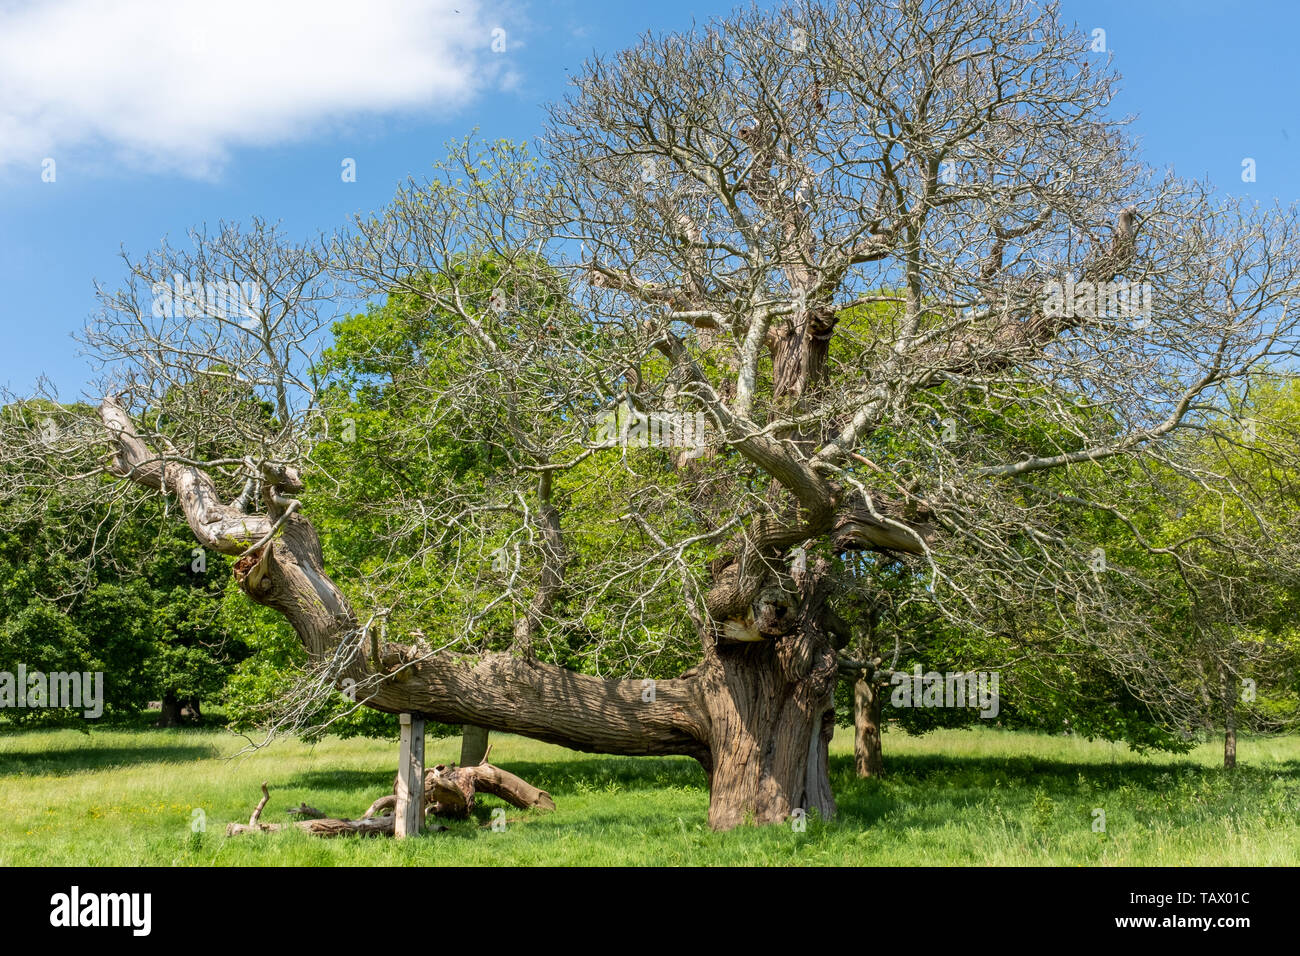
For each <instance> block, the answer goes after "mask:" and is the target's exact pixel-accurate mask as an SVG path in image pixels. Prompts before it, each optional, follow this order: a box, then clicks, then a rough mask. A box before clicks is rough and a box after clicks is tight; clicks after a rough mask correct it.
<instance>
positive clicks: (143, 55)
mask: <svg viewBox="0 0 1300 956" xmlns="http://www.w3.org/2000/svg"><path fill="white" fill-rule="evenodd" d="M493 25H495V24H494V23H492V22H490V21H489V22H485V21H484V19H483V15H482V11H481V8H480V5H479V3H478V2H477V0H380V2H375V0H216V2H212V0H209V2H207V3H197V2H196V3H191V2H185V0H44V2H37V3H34V4H27V3H18V4H14V3H5V2H4V0H0V168H4V167H5V166H13V165H30V166H32V167H33V168H36V167H38V166H39V163H40V160H41V158H43V157H46V156H52V157H55V158H56V159H62V158H63V157H65V156H67V155H69V154H74V155H75V154H76V153H78V152H83V153H85V152H89V151H91V150H94V151H95V153H94V155H95V156H97V157H99V158H100V159H103V158H104V152H105V151H107V152H109V153H110V154H112V155H113V156H114V157H115V158H116V159H118V160H119V161H123V162H126V163H130V164H132V165H137V166H148V167H162V168H167V169H173V170H176V171H179V172H182V173H186V174H189V175H194V176H207V175H210V174H211V173H212V172H213V171H214V170H215V169H217V168H219V167H220V165H221V163H222V162H223V161H224V160H225V159H226V158H227V156H228V155H229V151H230V150H231V149H232V148H235V147H240V146H263V145H271V144H276V143H283V142H287V141H291V140H294V139H298V138H301V137H303V136H305V135H307V134H309V133H311V132H312V131H314V130H318V129H320V128H322V127H323V126H326V125H328V124H331V123H336V122H340V121H345V120H348V119H352V118H356V117H360V116H365V115H374V114H385V113H398V112H403V113H411V112H417V111H432V112H434V113H436V114H439V115H447V114H449V113H451V112H452V111H454V110H455V109H457V108H460V107H463V106H464V105H465V104H466V103H467V102H468V101H469V100H470V99H471V98H472V97H473V96H474V95H475V94H476V93H477V92H479V91H480V90H482V89H484V88H485V87H488V86H490V85H492V84H493V83H494V82H495V81H496V79H497V74H498V73H500V72H501V71H502V70H503V68H504V64H503V63H502V62H501V61H502V59H503V58H502V57H500V56H494V55H493V54H492V52H491V49H490V45H491V39H492V38H491V28H492V26H493ZM61 165H62V164H61Z"/></svg>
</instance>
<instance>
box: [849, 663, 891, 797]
mask: <svg viewBox="0 0 1300 956" xmlns="http://www.w3.org/2000/svg"><path fill="white" fill-rule="evenodd" d="M883 700H884V688H882V687H881V686H880V685H878V684H876V683H873V682H872V681H870V680H866V679H864V678H863V677H861V676H859V677H858V679H857V680H855V681H854V682H853V763H854V767H855V768H856V769H857V772H858V776H859V777H879V776H880V775H881V774H883V773H884V772H885V758H884V753H883V751H882V748H881V739H880V718H881V710H882V706H881V705H882V702H883Z"/></svg>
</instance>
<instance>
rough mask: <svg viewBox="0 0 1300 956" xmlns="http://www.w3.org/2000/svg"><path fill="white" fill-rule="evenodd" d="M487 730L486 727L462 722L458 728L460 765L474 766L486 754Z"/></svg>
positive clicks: (480, 761) (479, 762)
mask: <svg viewBox="0 0 1300 956" xmlns="http://www.w3.org/2000/svg"><path fill="white" fill-rule="evenodd" d="M487 745H488V732H487V728H486V727H475V726H474V725H473V724H464V725H462V726H461V728H460V765H461V766H462V767H475V766H478V765H479V764H481V763H482V762H483V758H484V757H485V756H487Z"/></svg>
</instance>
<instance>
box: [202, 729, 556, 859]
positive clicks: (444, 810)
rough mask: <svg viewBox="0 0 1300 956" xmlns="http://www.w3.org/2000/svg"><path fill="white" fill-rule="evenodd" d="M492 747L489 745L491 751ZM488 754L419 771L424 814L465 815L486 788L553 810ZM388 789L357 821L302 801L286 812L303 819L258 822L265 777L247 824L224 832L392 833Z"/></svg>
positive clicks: (514, 802) (541, 794)
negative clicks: (470, 763) (475, 761)
mask: <svg viewBox="0 0 1300 956" xmlns="http://www.w3.org/2000/svg"><path fill="white" fill-rule="evenodd" d="M491 750H492V748H491V747H489V748H488V753H489V754H490V753H491ZM487 758H488V754H484V755H483V760H482V762H481V763H478V764H476V765H474V766H472V767H457V766H456V765H455V764H438V765H437V766H436V767H431V768H430V769H428V770H426V771H425V773H424V816H425V818H426V819H428V818H429V817H454V818H458V819H464V818H467V817H469V816H470V815H471V814H472V813H473V811H474V798H475V796H477V795H478V794H480V793H490V794H492V796H494V797H500V798H501V799H502V800H504V801H505V802H506V803H508V804H510V805H511V806H512V807H518V808H520V809H521V810H528V809H537V810H554V809H555V801H554V800H552V799H551V795H550V794H549V793H547V792H546V791H545V790H539V789H538V788H537V787H534V786H533V785H532V784H530V783H529V782H528V781H526V780H524V779H523V778H522V777H518V776H516V775H515V774H513V773H510V772H509V771H508V770H502V769H501V768H500V767H494V766H492V765H491V764H490V763H488V762H487ZM393 790H394V792H393V793H390V794H387V795H386V796H382V797H380V798H379V799H378V800H376V801H375V802H374V803H372V804H371V805H370V806H369V808H368V809H367V810H366V812H365V813H364V814H362V816H361V819H359V820H343V819H337V818H334V817H327V816H325V814H324V813H322V812H321V811H320V810H317V809H316V808H315V807H309V806H307V804H305V803H302V804H299V805H298V806H297V807H294V808H293V809H291V810H289V813H291V814H293V815H295V816H298V817H302V818H304V819H300V820H296V821H294V822H293V823H262V822H261V816H262V810H263V809H264V808H265V807H266V803H267V801H268V800H270V799H271V793H270V791H269V790H268V789H267V785H266V783H265V782H263V783H262V799H261V800H260V801H259V802H258V804H257V806H256V808H254V810H253V815H252V816H251V817H250V818H249V820H248V823H229V824H227V825H226V836H238V835H239V834H241V833H275V832H278V831H280V830H286V829H288V828H290V827H296V828H298V829H299V830H305V831H307V832H308V833H314V834H316V835H317V836H323V837H333V836H392V835H393V830H394V821H395V817H394V816H393V814H394V812H395V811H396V808H397V796H396V790H397V783H396V781H394V783H393ZM427 829H438V830H445V829H447V828H446V827H427Z"/></svg>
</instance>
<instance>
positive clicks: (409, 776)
mask: <svg viewBox="0 0 1300 956" xmlns="http://www.w3.org/2000/svg"><path fill="white" fill-rule="evenodd" d="M400 720H401V725H402V748H401V756H400V758H399V760H400V764H399V766H398V768H397V806H396V807H395V808H394V810H393V816H394V819H393V836H395V837H397V838H398V839H399V840H400V839H402V838H403V837H408V836H415V835H416V834H418V833H419V832H420V822H421V820H422V819H423V818H424V718H423V717H412V716H411V715H410V714H402V715H401V717H400Z"/></svg>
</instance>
